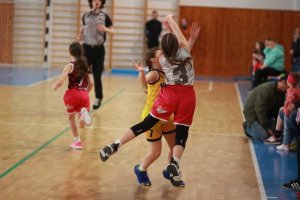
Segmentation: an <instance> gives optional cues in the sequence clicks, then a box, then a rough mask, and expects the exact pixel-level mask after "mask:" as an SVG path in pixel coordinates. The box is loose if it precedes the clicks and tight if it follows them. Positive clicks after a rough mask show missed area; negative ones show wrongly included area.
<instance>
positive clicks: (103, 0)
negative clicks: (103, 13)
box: [88, 0, 106, 9]
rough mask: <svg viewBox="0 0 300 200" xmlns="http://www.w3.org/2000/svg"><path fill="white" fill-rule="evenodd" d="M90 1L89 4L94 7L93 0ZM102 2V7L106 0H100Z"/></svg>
mask: <svg viewBox="0 0 300 200" xmlns="http://www.w3.org/2000/svg"><path fill="white" fill-rule="evenodd" d="M88 1H89V6H90V8H91V9H92V8H93V0H88ZM100 1H101V2H102V4H101V7H100V9H102V8H104V4H105V2H106V0H100Z"/></svg>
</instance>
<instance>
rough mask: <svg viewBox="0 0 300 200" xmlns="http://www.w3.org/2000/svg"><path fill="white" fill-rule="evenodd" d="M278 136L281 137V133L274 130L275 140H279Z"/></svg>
mask: <svg viewBox="0 0 300 200" xmlns="http://www.w3.org/2000/svg"><path fill="white" fill-rule="evenodd" d="M280 136H281V131H279V130H276V131H275V137H276V138H279V137H280Z"/></svg>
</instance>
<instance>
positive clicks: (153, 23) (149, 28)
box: [145, 10, 162, 49]
mask: <svg viewBox="0 0 300 200" xmlns="http://www.w3.org/2000/svg"><path fill="white" fill-rule="evenodd" d="M157 17H158V13H157V11H156V10H153V11H152V19H151V20H149V21H147V23H146V24H145V34H146V37H147V45H148V49H151V48H153V47H158V46H159V35H160V33H161V31H162V23H161V22H160V21H159V20H158V19H157Z"/></svg>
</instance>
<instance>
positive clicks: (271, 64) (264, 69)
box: [253, 39, 285, 87]
mask: <svg viewBox="0 0 300 200" xmlns="http://www.w3.org/2000/svg"><path fill="white" fill-rule="evenodd" d="M265 45H266V48H265V49H264V54H265V55H266V57H265V59H264V63H263V65H262V66H261V69H258V70H256V71H255V75H254V83H253V86H254V87H256V86H258V85H260V84H261V83H264V82H267V81H268V76H278V75H280V74H282V73H285V67H284V48H283V46H282V45H279V44H277V43H276V42H275V41H273V40H271V39H267V40H266V42H265Z"/></svg>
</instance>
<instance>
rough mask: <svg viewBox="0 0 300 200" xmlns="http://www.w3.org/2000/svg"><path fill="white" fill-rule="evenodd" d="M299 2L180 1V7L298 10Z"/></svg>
mask: <svg viewBox="0 0 300 200" xmlns="http://www.w3.org/2000/svg"><path fill="white" fill-rule="evenodd" d="M299 4H300V0H180V5H181V6H206V7H223V8H253V9H271V10H300V5H299Z"/></svg>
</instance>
